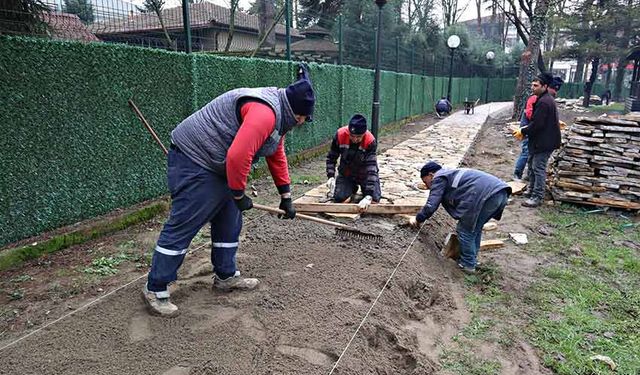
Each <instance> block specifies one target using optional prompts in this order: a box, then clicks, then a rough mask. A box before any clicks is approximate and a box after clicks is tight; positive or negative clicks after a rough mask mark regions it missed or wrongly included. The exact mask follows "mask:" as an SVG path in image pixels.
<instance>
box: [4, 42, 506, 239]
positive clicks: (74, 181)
mask: <svg viewBox="0 0 640 375" xmlns="http://www.w3.org/2000/svg"><path fill="white" fill-rule="evenodd" d="M295 67H296V65H295V63H292V62H286V61H272V60H262V59H244V58H229V57H218V56H212V55H207V54H193V55H186V54H183V53H175V52H165V51H160V50H153V49H144V48H137V47H129V46H124V45H114V44H103V43H89V44H86V43H79V42H60V41H50V40H44V39H31V38H15V37H0V84H1V87H2V90H1V91H0V101H1V102H2V104H3V105H2V106H0V127H1V130H2V134H3V137H2V138H1V139H0V147H1V148H2V153H0V165H2V166H3V167H2V168H3V173H2V174H0V210H1V212H2V216H0V227H1V228H2V231H0V246H3V245H6V244H8V243H11V242H13V241H17V240H20V239H24V238H27V237H30V236H33V235H36V234H38V233H40V232H43V231H46V230H51V229H54V228H57V227H60V226H63V225H67V224H71V223H74V222H77V221H80V220H84V219H87V218H91V217H95V216H97V215H101V214H104V213H107V212H110V211H112V210H114V209H116V208H120V207H127V206H131V205H133V204H135V203H138V202H141V201H144V200H147V199H151V198H155V197H158V196H160V195H163V194H166V192H167V189H166V181H165V179H166V176H165V173H166V164H165V157H164V155H163V154H162V152H160V150H159V149H158V147H157V145H156V144H155V143H154V142H153V141H152V140H151V138H150V136H149V134H148V133H147V131H146V130H145V129H144V127H143V126H142V124H141V123H140V121H139V120H138V118H137V117H136V116H135V115H134V113H133V111H131V109H130V108H129V107H128V105H127V100H128V99H130V98H132V99H133V100H134V102H135V103H136V104H137V106H138V107H139V108H140V110H141V111H142V113H143V114H144V116H145V117H146V118H147V120H149V122H150V123H151V125H152V126H153V127H154V128H155V130H156V132H157V133H158V135H159V136H160V138H161V139H162V140H163V142H165V144H168V143H169V135H170V132H171V130H172V129H173V128H174V127H175V126H176V125H177V124H178V123H179V122H180V121H182V120H183V119H184V118H186V117H187V116H189V115H190V114H191V113H193V112H194V111H195V110H197V109H198V108H200V107H202V106H203V105H205V104H206V103H207V102H209V101H210V100H211V99H213V98H215V97H216V96H217V95H220V94H221V93H223V92H225V91H226V90H229V89H233V88H237V87H260V86H277V87H284V86H286V85H287V84H289V83H290V82H292V80H293V78H294V76H295ZM310 67H311V79H312V80H313V82H314V87H315V90H316V96H317V107H316V110H315V116H314V121H313V122H312V123H307V124H305V125H303V126H302V127H301V128H300V129H296V130H294V131H293V132H291V133H290V134H289V135H288V136H287V145H286V147H287V152H288V153H289V154H295V153H297V152H299V151H302V150H305V149H309V148H311V147H314V146H317V145H320V144H322V143H324V142H326V141H328V140H329V139H330V138H331V137H332V136H333V134H334V132H335V130H336V129H337V128H338V127H340V126H342V125H344V124H346V123H347V122H348V121H349V118H350V117H351V116H352V115H353V114H354V113H358V112H359V113H363V114H364V115H365V116H366V117H367V118H370V116H371V102H372V97H373V78H374V77H373V76H374V74H373V71H371V70H367V69H360V68H355V67H351V66H336V65H326V64H320V65H319V64H310ZM476 80H478V79H476ZM480 81H482V80H481V79H480ZM498 81H500V80H498ZM471 82H475V81H473V79H469V78H454V82H453V86H452V87H453V93H454V95H453V102H454V104H456V103H460V102H461V101H462V100H463V99H464V97H465V95H467V96H469V95H470V90H471V92H473V93H475V92H476V91H477V87H476V88H474V89H471V87H472V86H474V87H475V86H477V85H476V84H475V83H474V84H472V83H471ZM446 84H447V78H441V77H437V78H434V77H422V76H419V75H409V74H397V73H392V72H382V81H381V92H380V96H381V103H380V110H381V123H382V124H386V123H390V122H393V121H395V120H400V119H402V118H405V117H407V116H410V115H415V114H419V113H421V112H431V111H432V110H433V100H437V98H438V97H440V96H442V95H445V94H446ZM499 84H501V85H502V86H504V87H503V88H507V89H506V90H502V91H505V92H504V94H503V95H501V96H500V97H497V96H492V98H493V99H494V100H499V99H507V100H510V95H512V94H513V86H514V84H515V80H513V79H511V80H503V82H499ZM474 90H475V91H474ZM434 95H435V96H434ZM496 95H497V94H496ZM432 98H433V100H432Z"/></svg>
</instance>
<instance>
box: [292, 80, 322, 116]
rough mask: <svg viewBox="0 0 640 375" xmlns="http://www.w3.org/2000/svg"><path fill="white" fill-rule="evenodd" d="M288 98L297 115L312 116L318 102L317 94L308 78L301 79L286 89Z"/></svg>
mask: <svg viewBox="0 0 640 375" xmlns="http://www.w3.org/2000/svg"><path fill="white" fill-rule="evenodd" d="M285 94H286V95H287V100H289V105H291V109H292V110H293V113H295V114H296V115H303V116H311V115H313V108H314V106H315V104H316V96H315V94H314V92H313V87H311V81H310V80H308V79H304V78H303V79H299V80H297V81H295V82H294V83H292V84H290V85H289V86H287V88H286V89H285Z"/></svg>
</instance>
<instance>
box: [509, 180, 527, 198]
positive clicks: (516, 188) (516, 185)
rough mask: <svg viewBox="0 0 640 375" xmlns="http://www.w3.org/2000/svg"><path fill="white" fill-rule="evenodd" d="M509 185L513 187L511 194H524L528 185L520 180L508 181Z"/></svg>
mask: <svg viewBox="0 0 640 375" xmlns="http://www.w3.org/2000/svg"><path fill="white" fill-rule="evenodd" d="M507 185H509V186H510V187H511V194H513V195H518V194H522V192H523V191H524V188H525V187H527V184H526V183H525V182H520V181H509V182H507Z"/></svg>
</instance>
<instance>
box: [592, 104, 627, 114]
mask: <svg viewBox="0 0 640 375" xmlns="http://www.w3.org/2000/svg"><path fill="white" fill-rule="evenodd" d="M589 110H590V111H591V112H597V113H607V112H620V113H622V112H624V103H613V104H611V105H592V106H589Z"/></svg>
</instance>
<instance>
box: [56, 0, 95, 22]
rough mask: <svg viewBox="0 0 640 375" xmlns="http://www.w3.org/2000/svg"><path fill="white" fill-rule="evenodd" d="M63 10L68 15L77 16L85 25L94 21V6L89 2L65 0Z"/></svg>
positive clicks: (86, 0) (84, 0) (85, 0)
mask: <svg viewBox="0 0 640 375" xmlns="http://www.w3.org/2000/svg"><path fill="white" fill-rule="evenodd" d="M63 10H64V11H65V12H66V13H71V14H77V15H78V18H80V20H81V21H82V22H84V23H92V22H93V20H94V18H95V17H94V14H93V5H92V4H91V3H90V2H89V1H88V0H64V7H63Z"/></svg>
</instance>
